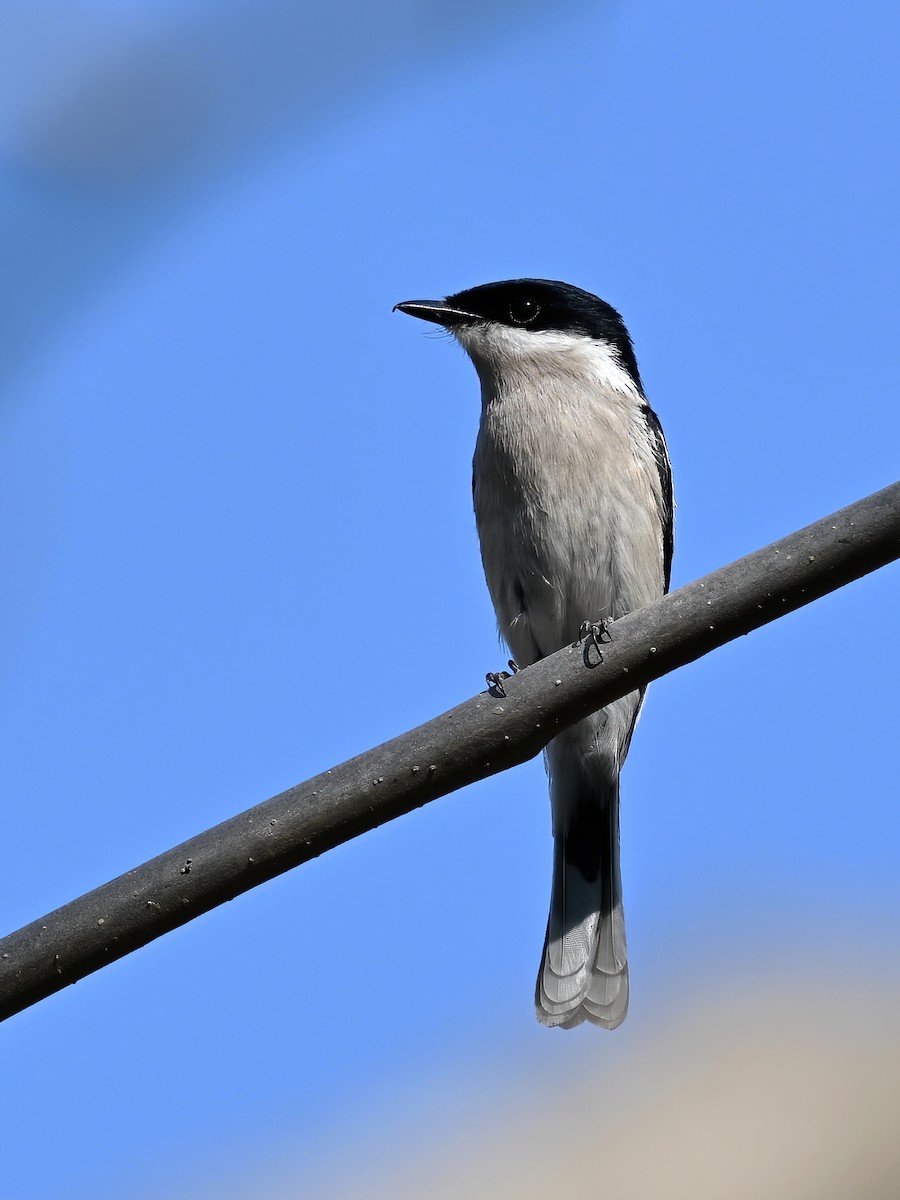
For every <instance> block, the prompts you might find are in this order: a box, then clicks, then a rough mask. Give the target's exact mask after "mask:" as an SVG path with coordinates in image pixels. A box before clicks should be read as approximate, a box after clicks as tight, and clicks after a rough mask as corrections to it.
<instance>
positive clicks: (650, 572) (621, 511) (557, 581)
mask: <svg viewBox="0 0 900 1200" xmlns="http://www.w3.org/2000/svg"><path fill="white" fill-rule="evenodd" d="M397 309H399V310H400V311H401V312H404V313H407V314H409V315H410V316H414V317H419V318H421V319H422V320H425V321H430V322H432V323H434V324H437V325H440V326H443V328H444V329H445V330H447V331H448V332H449V333H450V334H452V335H453V336H454V337H455V339H456V340H457V342H458V343H459V344H460V345H461V346H462V348H463V349H464V350H465V351H466V353H467V354H468V356H469V358H470V359H471V361H472V363H473V365H474V367H475V370H476V372H477V374H478V377H479V380H480V383H481V419H480V423H479V428H478V436H477V440H476V444H475V455H474V459H473V464H472V466H473V482H472V487H473V499H474V507H475V523H476V527H477V530H478V537H479V542H480V546H481V557H482V563H483V566H484V574H485V578H486V581H487V586H488V590H489V592H490V596H491V600H492V602H493V606H494V611H495V613H496V617H497V624H498V629H499V632H500V635H501V637H502V639H503V640H504V641H505V642H506V644H507V646H508V647H509V650H510V652H511V654H512V656H513V659H514V662H513V663H511V665H512V666H515V667H517V668H525V667H528V666H530V665H531V664H533V663H535V662H537V661H538V660H539V659H541V658H544V657H546V656H547V655H548V654H552V653H553V652H554V651H556V650H559V649H561V648H562V647H563V646H566V645H570V644H573V643H575V642H577V641H578V640H579V639H580V638H582V637H583V636H584V634H585V631H586V630H587V629H589V628H590V629H591V630H592V631H593V634H594V636H595V637H596V634H597V632H598V630H599V631H600V633H601V636H602V633H603V631H605V630H606V629H607V627H608V625H609V624H610V623H611V622H614V621H615V620H617V619H618V618H620V617H622V616H624V615H625V614H626V613H629V612H632V611H634V610H635V609H639V608H641V607H643V606H644V605H647V604H650V603H651V602H652V601H654V600H658V599H659V598H660V597H661V596H663V595H664V594H665V593H666V592H667V591H668V588H669V582H670V577H671V570H672V551H673V545H674V497H673V489H672V469H671V464H670V461H669V453H668V449H667V447H666V441H665V437H664V435H663V430H662V426H661V424H660V421H659V418H658V417H657V415H656V413H655V412H654V410H653V409H652V408H651V407H650V404H649V402H648V400H647V397H646V395H645V393H644V386H643V383H642V381H641V376H640V372H639V370H638V364H637V359H636V357H635V351H634V346H633V343H632V340H631V336H630V334H629V332H628V330H627V328H626V326H625V323H624V321H623V319H622V317H621V315H620V314H619V313H618V312H617V310H616V309H615V308H613V307H612V305H610V304H607V303H606V302H605V301H604V300H601V299H600V298H599V297H598V296H595V295H593V294H592V293H591V292H587V291H583V290H582V289H581V288H578V287H575V286H573V285H572V284H568V283H563V282H560V281H558V280H548V279H510V280H501V281H499V282H496V283H486V284H480V285H479V286H477V287H472V288H468V289H465V290H463V291H459V292H455V293H453V294H452V295H449V296H447V297H446V298H445V299H443V300H407V301H403V302H402V303H400V304H397V305H395V310H397ZM644 690H645V689H640V690H637V691H634V692H632V693H630V694H629V695H627V696H623V697H622V698H621V699H620V700H616V701H615V702H614V703H612V704H609V705H607V706H606V707H605V708H603V709H600V710H599V711H598V712H596V713H594V714H593V715H591V716H589V717H586V718H584V719H583V720H581V721H578V722H577V723H576V724H574V725H572V726H570V727H569V728H568V729H565V730H563V731H561V732H560V733H559V734H557V735H556V736H555V737H554V738H553V739H552V741H550V743H549V744H548V746H547V748H546V750H545V762H546V766H547V771H548V775H549V786H550V807H551V817H552V821H551V824H552V831H553V838H554V850H553V879H552V886H551V897H550V913H549V917H548V920H547V931H546V936H545V940H544V950H543V956H542V960H541V966H540V969H539V971H538V977H537V985H536V988H535V1009H536V1013H537V1018H538V1020H539V1021H540V1022H541V1023H542V1024H543V1025H546V1026H551V1027H560V1028H563V1029H571V1028H573V1027H575V1026H577V1025H580V1024H581V1023H582V1022H584V1021H588V1022H590V1023H591V1024H594V1025H598V1026H601V1027H603V1028H606V1029H615V1028H616V1027H617V1026H619V1025H620V1024H621V1023H622V1021H623V1020H624V1019H625V1014H626V1012H627V1010H628V995H629V982H628V954H627V948H626V940H625V921H624V913H623V906H622V876H621V868H620V855H619V774H620V772H621V769H622V764H623V763H624V761H625V757H626V755H627V754H628V749H629V746H630V743H631V736H632V733H633V732H634V727H635V722H636V721H637V719H638V715H639V713H640V710H641V706H642V704H643V701H644Z"/></svg>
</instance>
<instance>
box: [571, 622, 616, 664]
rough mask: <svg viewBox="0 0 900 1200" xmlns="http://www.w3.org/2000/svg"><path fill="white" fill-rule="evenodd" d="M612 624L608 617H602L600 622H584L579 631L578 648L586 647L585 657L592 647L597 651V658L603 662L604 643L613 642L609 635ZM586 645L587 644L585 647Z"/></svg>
mask: <svg viewBox="0 0 900 1200" xmlns="http://www.w3.org/2000/svg"><path fill="white" fill-rule="evenodd" d="M611 624H612V622H611V621H610V620H609V619H608V618H607V617H602V618H601V619H600V620H599V621H582V622H581V628H580V629H579V630H578V641H577V642H576V643H575V645H576V646H582V645H583V646H584V652H585V656H587V654H588V652H589V651H590V649H591V647H592V646H593V648H594V649H595V650H596V651H597V658H598V660H599V661H600V662H603V650H602V646H603V644H604V642H608V641H610V640H611V638H610V635H609V627H610V625H611ZM585 643H587V644H586V645H585Z"/></svg>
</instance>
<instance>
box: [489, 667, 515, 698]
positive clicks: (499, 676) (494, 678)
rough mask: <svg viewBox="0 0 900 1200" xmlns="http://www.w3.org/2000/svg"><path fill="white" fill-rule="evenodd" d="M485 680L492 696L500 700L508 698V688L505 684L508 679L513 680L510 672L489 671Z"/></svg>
mask: <svg viewBox="0 0 900 1200" xmlns="http://www.w3.org/2000/svg"><path fill="white" fill-rule="evenodd" d="M484 678H485V681H486V682H487V685H488V691H489V692H490V694H491V695H492V696H495V697H496V698H497V699H498V700H504V699H505V698H506V688H505V687H504V686H503V684H504V683H505V682H506V680H507V679H512V675H510V673H509V671H488V673H487V675H485V677H484Z"/></svg>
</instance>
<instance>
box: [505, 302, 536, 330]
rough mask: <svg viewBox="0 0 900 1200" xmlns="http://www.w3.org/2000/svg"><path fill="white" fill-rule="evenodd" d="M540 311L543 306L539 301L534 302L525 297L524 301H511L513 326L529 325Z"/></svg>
mask: <svg viewBox="0 0 900 1200" xmlns="http://www.w3.org/2000/svg"><path fill="white" fill-rule="evenodd" d="M540 311H541V306H540V305H539V304H538V302H537V300H532V299H531V298H530V297H525V298H524V299H522V300H511V301H510V305H509V319H510V320H511V321H512V323H513V325H528V324H529V323H530V322H531V321H533V320H534V319H535V317H536V316H537V315H538V313H539V312H540Z"/></svg>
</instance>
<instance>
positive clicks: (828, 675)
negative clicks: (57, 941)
mask: <svg viewBox="0 0 900 1200" xmlns="http://www.w3.org/2000/svg"><path fill="white" fill-rule="evenodd" d="M898 34H900V11H898V9H897V7H896V5H893V4H889V3H887V0H884V2H879V0H872V2H871V3H869V4H866V5H864V6H863V7H862V8H858V9H856V10H854V11H853V13H852V15H851V13H850V11H849V10H848V9H847V7H846V6H845V5H838V4H837V3H832V2H831V0H825V2H822V0H819V2H818V3H812V0H794V2H790V3H787V4H784V3H775V0H755V2H754V3H750V2H749V0H735V2H734V3H731V4H728V5H723V4H720V3H717V2H715V0H696V2H695V3H692V4H691V5H689V6H687V7H685V6H684V5H671V4H667V3H663V2H662V0H620V2H617V3H614V2H609V3H602V2H601V3H596V2H595V3H593V4H588V3H584V2H578V0H555V2H554V3H553V4H550V3H548V2H546V0H544V2H539V0H530V2H526V0H518V2H517V3H515V4H513V3H511V2H507V0H479V3H478V4H475V3H472V2H471V0H457V3H456V4H455V5H453V6H452V7H448V6H447V4H446V3H443V4H437V3H434V2H433V0H383V2H382V3H381V4H379V5H377V6H373V5H363V4H360V3H358V0H334V2H333V3H332V4H330V5H327V6H314V5H299V4H288V3H284V2H282V0H252V2H251V0H215V2H213V0H179V2H176V0H119V2H115V0H0V439H2V460H3V470H2V473H0V509H2V513H3V520H2V527H0V556H2V562H3V565H4V571H3V588H2V601H0V603H2V609H3V612H2V622H0V708H2V714H0V792H2V819H3V828H4V840H5V846H6V852H5V855H4V869H3V872H2V877H0V921H2V925H3V927H4V931H7V930H11V929H14V928H16V927H18V926H20V925H22V924H24V923H26V922H27V921H30V920H32V919H33V918H35V917H37V916H39V915H41V914H42V913H44V912H46V911H48V910H50V909H51V908H54V907H56V906H57V905H59V904H61V903H64V902H65V901H67V900H69V899H72V898H73V897H75V896H76V895H79V894H81V893H82V892H84V891H86V890H88V889H89V888H92V887H94V886H96V885H97V884H99V883H101V882H103V881H105V880H106V879H108V878H110V877H112V876H114V875H116V874H119V873H120V872H122V871H124V870H126V869H128V868H129V867H132V866H134V865H135V864H136V863H138V862H141V861H143V860H145V859H146V858H148V857H150V856H152V855H153V854H156V853H158V852H159V851H161V850H163V849H166V848H168V847H169V846H171V845H174V844H176V843H177V842H179V841H181V840H183V839H184V838H186V837H189V836H190V835H192V834H194V833H196V832H198V831H200V830H201V829H204V828H206V827H207V826H209V825H211V824H213V823H215V822H216V821H219V820H222V819H224V818H226V817H228V816H230V815H232V814H233V813H235V812H237V811H240V810H242V809H244V808H246V807H248V806H250V805H251V804H253V803H256V802H257V801H259V800H261V799H264V798H265V797H267V796H269V795H271V794H273V793H275V792H277V791H279V790H280V789H282V788H285V787H287V786H289V785H290V784H293V783H295V782H297V781H299V780H301V779H303V778H306V777H308V776H310V775H313V774H315V773H316V772H318V771H321V770H323V769H325V768H327V767H329V766H332V765H333V764H335V763H336V762H339V761H342V760H343V759H345V758H347V757H349V756H350V755H352V754H355V753H357V752H359V751H362V750H365V749H367V748H369V747H370V746H373V745H375V744H377V743H379V742H381V741H383V740H385V739H387V738H389V737H391V736H393V735H395V734H397V733H400V732H402V731H404V730H405V729H407V728H409V727H411V726H412V725H414V724H417V723H419V722H421V721H423V720H426V719H427V718H429V717H431V716H433V715H435V714H436V713H439V712H441V711H443V710H444V709H446V708H449V707H450V706H451V705H453V704H455V703H457V702H459V701H460V700H462V699H464V698H465V697H467V696H469V695H471V694H473V693H474V692H476V691H478V690H480V689H481V688H482V687H483V679H484V673H485V671H486V670H489V669H496V668H497V667H498V666H500V665H502V664H503V662H504V660H505V656H504V655H503V653H502V652H501V650H500V648H499V647H498V645H497V640H496V635H495V629H494V621H493V615H492V612H491V609H490V604H489V601H488V598H487V594H486V590H485V587H484V583H483V580H482V575H481V567H480V562H479V557H478V548H477V540H476V536H475V529H474V520H473V517H472V512H471V498H470V493H469V486H470V459H471V451H472V446H473V443H474V437H475V430H476V426H477V420H478V407H479V405H478V388H477V381H476V378H475V375H474V372H473V371H472V369H471V366H470V365H469V364H468V362H467V361H466V360H465V358H464V356H463V355H462V353H461V352H460V351H459V350H458V349H457V348H456V347H455V346H454V345H453V344H452V343H451V342H449V341H448V340H446V339H445V338H442V337H441V336H440V335H435V334H434V333H430V332H429V331H428V330H426V329H425V328H424V327H422V326H421V325H419V324H417V323H416V322H413V321H411V320H409V319H408V318H405V317H403V316H401V315H399V314H394V315H392V314H391V307H392V305H393V304H394V303H395V302H397V301H399V300H404V299H410V298H414V297H431V296H441V295H444V294H446V293H448V292H451V291H454V290H457V289H459V288H463V287H466V286H471V285H473V284H476V283H482V282H486V281H488V280H492V279H502V278H508V277H512V276H519V275H540V276H546V277H549V278H557V279H565V280H568V281H570V282H573V283H576V284H579V285H581V286H583V287H586V288H588V289H590V290H592V291H595V292H597V293H598V294H600V295H601V296H603V297H604V298H605V299H607V300H609V301H610V302H612V303H614V304H615V305H616V306H617V307H618V308H620V310H621V311H622V312H623V314H624V316H625V318H626V321H627V322H628V324H629V326H630V328H631V331H632V333H633V335H634V338H635V342H636V346H637V350H638V356H639V359H640V362H641V367H642V372H643V375H644V380H645V383H646V386H647V390H648V394H649V396H650V398H651V400H652V402H653V404H654V406H655V407H656V409H657V410H658V412H659V413H660V415H661V418H662V421H663V424H664V426H665V429H666V432H667V435H668V439H669V446H670V450H671V455H672V459H673V463H674V467H675V475H676V496H677V500H678V519H677V543H676V556H675V578H674V583H675V585H679V584H683V583H686V582H688V581H689V580H691V579H693V578H695V577H696V576H698V575H700V574H702V573H704V572H706V571H709V570H711V569H713V568H715V567H717V566H719V565H721V564H723V563H725V562H727V561H730V560H732V559H734V558H737V557H738V556H740V555H742V554H744V553H746V552H748V551H750V550H753V549H756V548H757V547H759V546H761V545H764V544H765V543H767V542H769V541H771V540H772V539H773V538H775V537H778V536H780V535H783V534H785V533H788V532H790V531H791V530H793V529H795V528H798V527H799V526H801V525H803V524H805V523H807V522H809V521H811V520H814V519H816V518H818V517H821V516H823V515H825V514H827V513H828V512H831V511H833V510H834V509H836V508H838V507H840V506H842V505H844V504H846V503H849V502H851V501H853V500H855V499H858V498H859V497H861V496H863V495H865V494H867V493H869V492H872V491H874V490H876V489H877V488H880V487H882V486H884V485H886V484H887V483H890V482H892V481H893V480H894V479H895V478H896V477H897V475H898V470H897V464H898V455H897V446H898V444H900V406H898V403H897V396H898V374H900V367H898V361H897V354H896V333H895V330H896V280H897V278H898V276H900V238H898V233H897V212H898V207H900V205H898V201H900V196H898V191H900V189H898V166H897V154H896V145H897V133H898V130H897V124H898V117H897V114H898V111H900V108H898V99H900V96H898V92H900V80H898V76H897V72H896V45H897V36H898ZM898 580H900V575H898V569H897V567H896V566H895V567H892V568H888V569H886V570H884V571H881V572H880V573H878V574H876V575H874V576H871V577H869V578H868V579H865V580H862V581H860V582H859V583H856V584H854V585H852V586H850V587H849V588H846V589H844V590H843V591H841V592H839V593H838V594H836V595H833V596H831V597H828V598H826V599H825V600H823V601H821V602H819V603H817V604H815V605H813V606H812V607H810V608H807V609H805V610H802V611H801V612H798V613H796V614H794V615H792V616H790V617H788V618H786V619H784V620H782V621H780V622H777V623H776V624H775V625H773V626H770V627H768V628H767V629H764V630H761V631H759V632H757V633H755V634H753V635H751V636H750V637H748V638H745V639H742V640H741V641H740V642H739V643H735V644H732V645H730V646H728V647H726V648H725V649H723V650H721V651H718V652H716V653H715V654H713V655H711V656H709V657H707V658H705V659H703V660H702V661H701V662H699V663H696V664H694V665H693V666H691V667H689V668H687V669H685V670H683V671H681V672H679V673H677V674H675V675H672V676H669V677H668V678H666V679H664V680H662V681H660V682H659V683H657V684H655V685H654V687H653V688H652V690H651V694H650V699H649V702H648V704H647V706H646V708H645V711H644V716H643V718H642V721H641V725H640V729H639V731H638V735H637V737H636V738H635V741H634V744H633V747H632V752H631V756H630V759H629V763H628V766H627V768H626V771H625V774H624V778H623V814H622V826H623V828H622V836H623V862H624V879H625V902H626V911H627V916H628V929H629V948H630V953H631V964H632V1007H631V1012H630V1014H629V1017H628V1020H627V1021H626V1023H625V1025H624V1026H623V1027H622V1028H621V1029H620V1030H619V1031H617V1032H616V1033H614V1034H612V1035H608V1034H604V1033H603V1032H601V1031H599V1030H596V1029H592V1028H582V1029H580V1030H578V1031H576V1032H575V1033H573V1034H568V1035H567V1034H562V1033H557V1032H555V1031H547V1030H544V1029H541V1028H539V1027H538V1026H537V1024H536V1023H535V1020H534V1017H533V1012H532V989H533V982H534V975H535V972H536V969H537V965H538V957H539V952H540V948H541V943H542V939H543V932H544V924H545V921H546V909H547V901H548V895H549V874H550V836H549V817H548V806H547V798H546V785H545V780H544V773H543V767H542V765H541V763H540V762H539V761H535V762H533V763H530V764H527V765H526V766H525V767H522V768H520V769H517V770H515V771H513V772H511V773H508V774H506V775H503V776H501V777H498V778H494V779H490V780H486V781H484V782H483V783H480V784H478V785H476V786H474V787H471V788H469V789H467V790H466V791H465V792H462V793H459V794H457V795H454V796H451V797H447V798H446V799H443V800H441V801H439V802H437V803H435V804H433V805H430V806H428V808H427V809H425V810H423V811H420V812H417V813H414V814H412V815H410V816H408V817H406V818H403V819H402V820H400V821H397V822H394V823H392V824H391V825H389V826H387V827H385V828H382V829H380V830H378V831H376V832H375V833H373V834H370V835H367V836H366V837H364V838H361V839H359V840H358V841H356V842H354V843H352V844H350V845H347V846H344V847H341V848H339V849H338V850H336V851H334V852H332V853H330V854H328V855H326V856H325V857H324V858H322V859H321V860H319V861H316V862H314V863H311V864H309V865H307V866H305V867H303V868H301V869H299V870H297V871H295V872H293V873H292V874H290V875H288V876H285V877H283V878H281V879H279V880H276V881H274V882H272V883H270V884H267V885H265V886H264V887H262V888H259V889H257V890H256V891H254V892H253V893H251V894H249V895H247V896H243V897H241V898H239V899H238V900H236V901H235V902H234V903H233V904H229V905H226V906H225V907H223V908H220V909H218V910H217V911H215V912H213V913H210V914H208V915H207V916H204V917H202V918H200V919H199V920H196V921H194V922H192V923H191V924H189V925H188V926H187V927H185V928H184V929H181V930H178V931H176V932H175V933H173V934H171V935H169V936H167V937H166V938H164V939H162V940H161V941H159V942H157V943H156V944H154V945H152V946H149V947H147V948H145V949H144V950H141V951H139V952H137V953H136V954H133V955H131V956H129V957H128V958H127V959H125V960H124V961H122V962H120V963H117V964H115V965H113V966H111V967H109V968H107V969H105V970H104V971H102V972H100V973H98V974H96V975H94V976H92V977H90V978H89V979H87V980H85V981H83V982H82V983H80V984H78V985H77V986H76V987H74V988H69V989H67V990H66V991H64V992H63V993H61V994H59V995H57V996H54V997H52V998H50V999H49V1000H47V1001H45V1002H44V1003H42V1004H40V1005H38V1006H37V1007H35V1008H33V1009H31V1010H29V1011H27V1012H25V1013H23V1014H21V1015H20V1016H18V1017H15V1018H13V1019H12V1020H10V1021H9V1022H8V1023H6V1024H4V1025H3V1026H2V1027H0V1061H2V1064H3V1068H2V1074H0V1143H2V1144H3V1147H4V1148H3V1178H4V1186H5V1191H6V1193H7V1194H9V1195H10V1196H14V1197H15V1198H16V1200H63V1198H65V1200H80V1198H82V1197H84V1198H87V1197H91V1200H106V1198H112V1197H121V1196H123V1195H125V1196H128V1197H135V1198H137V1200H150V1198H152V1197H159V1196H162V1195H164V1196H166V1197H167V1198H172V1200H187V1198H189V1197H190V1198H192V1200H193V1198H194V1197H201V1198H204V1197H207V1196H210V1197H212V1196H215V1197H217V1198H221V1200H245V1198H246V1200H249V1197H255V1198H259V1197H266V1198H268V1197H271V1198H272V1200H282V1198H284V1200H287V1198H288V1197H295V1196H299V1195H305V1194H310V1193H312V1194H321V1195H325V1196H334V1197H341V1200H349V1198H351V1197H362V1196H372V1195H377V1196H381V1195H385V1196H387V1195H392V1196H401V1197H402V1196H413V1195H415V1196H421V1195H434V1196H439V1197H442V1196H445V1195H446V1196H450V1195H459V1194H466V1195H472V1196H503V1195H515V1194H520V1195H522V1196H531V1195H535V1196H537V1195H540V1196H541V1197H544V1198H545V1197H547V1196H550V1195H552V1194H553V1193H554V1190H559V1191H560V1192H561V1191H562V1190H563V1188H574V1187H577V1188H579V1189H580V1191H581V1192H582V1194H586V1195H594V1194H596V1195H598V1196H599V1195H605V1194H606V1192H607V1191H608V1190H609V1188H610V1187H614V1188H615V1189H616V1192H617V1194H618V1195H620V1196H623V1197H628V1196H636V1197H639V1196H647V1195H653V1196H660V1197H672V1198H673V1200H677V1198H681V1197H686V1198H687V1197H692V1198H698V1200H702V1198H705V1197H710V1198H712V1197H716V1198H719V1200H721V1198H722V1197H744V1196H751V1195H753V1196H756V1195H766V1196H771V1197H781V1196H784V1197H786V1198H787V1197H792V1198H795V1197H803V1196H816V1197H817V1198H820V1197H825V1198H826V1200H828V1198H829V1197H831V1196H834V1197H835V1198H837V1197H839V1196H841V1197H842V1196H846V1195H848V1194H850V1193H851V1191H852V1193H853V1194H854V1195H859V1196H861V1197H869V1196H871V1197H873V1200H876V1198H881V1197H884V1196H887V1195H891V1194H896V1193H897V1192H898V1191H900V1152H898V1149H897V1142H896V1135H895V1133H894V1129H893V1126H894V1124H895V1115H896V1112H897V1111H898V1103H900V1085H898V1082H897V1081H898V1079H900V1018H898V1000H900V953H898V951H900V936H898V917H900V871H898V862H897V844H898V835H900V815H898V814H900V805H898V803H897V801H898V782H897V781H898V768H900V739H898V736H897V715H896V714H897V682H896V681H897V678H898V675H900V650H898V643H897V639H896V636H895V627H896V618H897V611H898V603H897V587H898Z"/></svg>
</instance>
